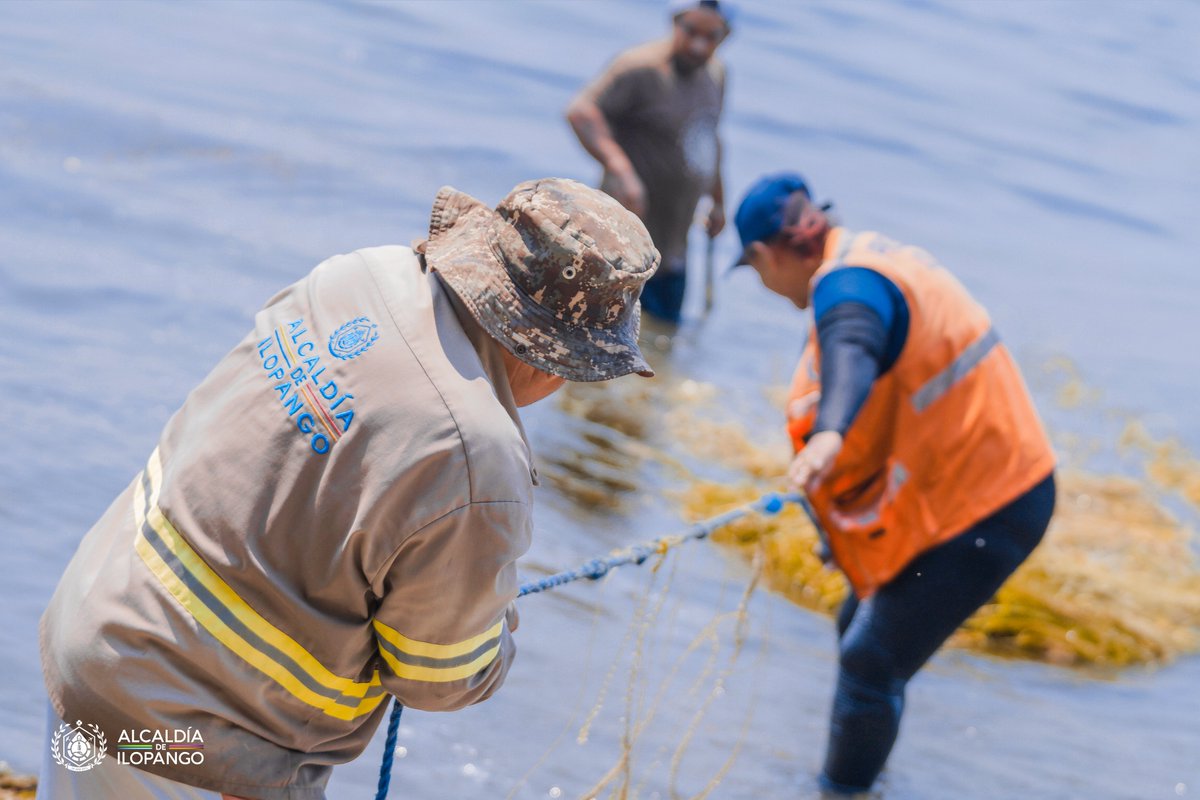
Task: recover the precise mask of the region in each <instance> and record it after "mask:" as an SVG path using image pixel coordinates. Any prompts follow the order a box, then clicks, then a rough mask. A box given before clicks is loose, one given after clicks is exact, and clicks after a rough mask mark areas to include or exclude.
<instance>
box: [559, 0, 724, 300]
mask: <svg viewBox="0 0 1200 800" xmlns="http://www.w3.org/2000/svg"><path fill="white" fill-rule="evenodd" d="M667 5H668V10H669V13H670V15H671V35H670V36H669V37H667V38H665V39H660V40H657V41H653V42H649V43H647V44H643V45H639V46H637V47H633V48H631V49H629V50H626V51H625V52H623V53H621V54H620V55H618V56H617V57H616V58H615V59H614V60H613V61H612V63H611V64H609V66H608V67H607V68H606V69H605V70H604V72H603V73H602V74H601V75H600V76H599V77H597V78H596V79H595V80H594V81H592V83H590V84H589V85H587V86H586V87H584V89H583V90H582V91H581V92H580V93H579V94H578V95H577V96H576V97H575V99H574V100H573V101H572V102H571V105H570V106H569V107H568V109H567V120H568V121H569V122H570V124H571V128H572V129H573V130H574V131H575V135H576V136H577V137H578V138H579V142H580V144H582V145H583V147H584V149H585V150H587V152H588V153H589V154H590V155H591V156H592V157H593V158H595V159H596V161H597V162H599V164H600V166H601V167H603V169H604V176H603V179H602V180H601V184H600V188H601V189H603V190H604V191H605V192H607V193H609V194H610V195H612V196H613V197H615V198H617V199H618V200H620V201H621V203H622V204H623V205H624V206H625V207H626V208H628V209H630V210H631V211H633V212H634V213H635V214H637V215H638V216H639V217H641V218H642V221H643V222H645V223H646V228H647V229H648V230H649V231H650V236H651V237H652V238H653V239H654V244H655V246H656V247H658V249H659V251H661V253H662V266H661V268H660V269H659V270H658V272H657V273H656V274H655V276H654V277H653V278H652V279H651V280H650V281H649V282H648V283H647V284H646V289H645V291H644V292H643V294H642V307H643V308H644V309H645V310H646V311H647V312H649V313H650V314H652V315H653V316H654V317H656V318H658V319H660V320H663V321H665V322H668V323H678V322H680V320H681V318H682V309H683V297H684V290H685V289H686V283H687V244H688V242H687V239H688V230H689V229H690V228H691V225H692V220H693V217H694V216H695V215H696V207H697V204H698V203H699V201H700V198H702V197H705V196H708V197H710V198H711V199H712V205H711V207H710V210H709V211H708V214H707V217H706V219H705V228H706V230H707V233H708V236H709V237H710V238H712V237H715V236H716V235H717V234H719V233H720V232H721V230H722V228H724V227H725V209H724V203H725V197H724V188H723V184H722V181H721V141H720V138H719V137H718V135H717V124H718V122H719V121H720V117H721V110H722V108H723V106H724V102H725V67H724V65H723V64H722V63H721V61H720V60H719V59H717V58H716V57H715V54H716V51H717V48H718V47H720V45H721V43H722V42H724V41H725V39H726V38H727V37H728V35H729V32H730V30H731V23H732V17H733V11H732V8H731V4H730V3H729V2H728V0H671V2H669V3H668V4H667Z"/></svg>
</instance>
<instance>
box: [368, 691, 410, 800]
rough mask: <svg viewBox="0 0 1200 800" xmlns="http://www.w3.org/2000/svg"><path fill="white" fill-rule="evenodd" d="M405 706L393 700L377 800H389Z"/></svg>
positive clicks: (381, 763) (384, 745)
mask: <svg viewBox="0 0 1200 800" xmlns="http://www.w3.org/2000/svg"><path fill="white" fill-rule="evenodd" d="M403 711H404V706H402V705H400V701H399V700H396V699H395V698H393V699H392V718H391V719H389V720H388V730H387V741H385V742H384V743H383V761H381V762H380V764H379V787H378V788H377V789H376V790H375V800H387V793H388V786H389V785H390V784H391V782H392V762H393V761H395V759H396V734H397V733H399V732H400V714H401V713H402V712H403Z"/></svg>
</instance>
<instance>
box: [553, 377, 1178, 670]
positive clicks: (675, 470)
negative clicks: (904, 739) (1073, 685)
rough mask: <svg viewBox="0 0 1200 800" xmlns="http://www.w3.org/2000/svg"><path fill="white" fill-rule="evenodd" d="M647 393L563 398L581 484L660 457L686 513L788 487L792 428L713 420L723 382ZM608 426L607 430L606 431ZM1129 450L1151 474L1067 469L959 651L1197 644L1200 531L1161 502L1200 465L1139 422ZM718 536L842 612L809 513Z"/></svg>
mask: <svg viewBox="0 0 1200 800" xmlns="http://www.w3.org/2000/svg"><path fill="white" fill-rule="evenodd" d="M647 388H648V387H641V386H639V387H638V390H637V391H635V392H622V391H620V390H619V389H617V390H614V389H611V388H610V389H607V390H600V391H597V390H589V391H587V392H586V393H583V394H576V395H574V396H572V397H570V398H569V399H567V400H566V401H564V403H563V407H564V409H565V410H566V411H567V412H568V413H569V414H571V415H572V416H576V417H578V418H580V419H582V420H587V421H589V424H591V425H593V426H594V427H593V428H590V429H589V431H588V442H589V443H590V444H591V445H593V446H595V447H596V451H595V453H594V454H593V458H589V457H586V456H585V457H583V458H582V460H581V461H580V462H579V463H578V465H577V466H578V467H579V472H578V474H579V476H580V477H581V478H582V479H584V480H586V475H587V472H588V470H589V467H588V463H589V462H590V461H592V460H595V461H596V464H597V467H598V468H599V469H601V470H604V469H611V468H614V467H616V468H618V469H620V468H621V467H622V466H623V467H626V468H628V467H631V466H635V467H636V468H637V469H643V470H644V469H645V465H646V463H648V462H650V461H657V462H658V463H660V464H661V465H662V466H664V467H666V468H667V470H668V473H669V475H670V476H671V477H672V478H674V479H675V480H674V481H667V482H668V483H672V482H674V483H675V485H676V486H678V485H680V483H679V482H682V485H683V488H682V489H681V490H679V495H680V497H681V500H682V504H683V509H684V513H685V516H687V517H688V518H689V519H701V518H705V517H710V516H713V515H715V514H718V513H721V512H722V511H725V510H728V509H730V508H732V507H734V506H738V505H741V504H743V503H746V502H749V501H751V500H753V499H755V498H757V497H759V496H761V495H762V494H763V493H765V492H768V491H778V490H782V489H783V488H784V487H783V485H782V483H781V482H780V479H779V476H781V475H783V474H784V472H785V469H786V465H787V460H788V456H789V451H788V450H787V448H786V445H785V444H784V443H783V442H782V438H783V437H782V431H781V432H780V437H779V439H780V442H778V443H777V446H776V447H774V448H770V447H762V446H759V445H756V444H755V443H753V442H751V441H750V439H749V438H748V437H747V435H746V433H745V430H744V428H742V427H741V426H740V425H739V424H737V423H733V422H716V421H713V420H712V419H709V418H708V416H709V415H708V414H707V413H706V409H707V408H708V407H710V406H711V405H712V403H711V400H712V398H713V396H714V393H715V390H709V389H707V388H706V387H705V386H704V385H703V384H695V383H694V382H691V381H684V382H683V384H681V385H680V386H677V387H675V388H672V389H669V390H668V396H664V395H663V394H658V395H657V396H654V393H653V392H649V391H647ZM647 396H651V397H652V398H653V399H650V398H649V397H647ZM614 423H615V424H614ZM610 426H611V427H610ZM605 428H608V429H609V435H608V436H605V435H599V436H598V434H597V431H599V430H602V429H605ZM1120 445H1121V446H1122V447H1123V448H1125V449H1134V450H1137V451H1138V452H1140V453H1141V454H1142V455H1143V456H1144V459H1145V466H1146V472H1147V475H1148V477H1149V480H1148V481H1138V480H1134V479H1131V478H1125V477H1116V476H1098V475H1090V474H1086V473H1085V472H1083V471H1080V470H1067V471H1060V472H1059V474H1058V504H1057V508H1056V511H1055V516H1054V520H1053V522H1052V523H1051V526H1050V529H1049V531H1048V532H1047V534H1046V537H1045V538H1044V539H1043V541H1042V543H1041V545H1040V546H1039V547H1038V548H1037V550H1036V551H1035V552H1034V553H1033V555H1032V556H1031V557H1030V558H1029V559H1028V560H1027V561H1026V562H1025V564H1023V565H1022V566H1021V568H1020V569H1019V570H1017V572H1016V573H1015V574H1014V575H1013V576H1012V577H1011V578H1010V579H1009V581H1008V582H1007V583H1006V584H1005V585H1004V586H1003V587H1002V588H1001V590H1000V591H999V592H998V593H997V595H996V596H995V597H994V598H993V600H992V601H991V602H990V603H988V604H986V605H985V606H983V607H982V608H981V609H980V610H979V611H978V612H977V613H976V614H975V616H973V617H972V618H971V619H970V620H968V621H967V622H966V623H965V624H964V625H963V627H962V628H961V629H960V630H959V632H958V633H957V634H955V636H954V637H953V638H952V639H951V642H950V643H951V645H952V646H959V647H965V648H969V649H972V650H977V651H982V652H987V653H992V654H998V655H1004V656H1013V657H1020V658H1029V659H1034V660H1041V661H1047V662H1050V663H1055V664H1063V665H1070V666H1093V667H1100V668H1108V667H1124V666H1131V665H1137V664H1156V663H1164V662H1167V661H1169V660H1171V659H1172V658H1175V657H1176V656H1179V655H1181V654H1184V653H1189V652H1195V651H1197V650H1200V561H1198V559H1197V555H1196V551H1195V549H1194V545H1193V540H1192V535H1191V533H1190V531H1189V530H1188V529H1187V528H1186V527H1185V526H1184V525H1182V524H1181V523H1180V522H1179V521H1178V520H1177V519H1175V518H1174V517H1173V516H1172V515H1171V514H1170V513H1169V512H1168V511H1167V510H1166V509H1165V508H1164V507H1163V503H1162V496H1163V492H1170V493H1172V494H1173V496H1176V497H1180V498H1182V499H1183V500H1185V501H1187V502H1190V503H1191V504H1192V505H1193V506H1196V507H1200V461H1197V460H1196V459H1195V458H1193V457H1191V456H1190V455H1189V454H1188V453H1186V451H1184V450H1183V449H1182V448H1181V447H1180V446H1179V445H1177V444H1174V443H1161V442H1156V441H1155V440H1153V439H1152V438H1151V437H1150V436H1148V435H1147V434H1146V433H1145V431H1143V430H1142V429H1141V428H1140V427H1139V426H1137V425H1136V424H1131V425H1130V426H1129V427H1128V429H1127V431H1126V433H1125V435H1124V436H1123V437H1122V441H1121V442H1120ZM652 456H653V457H652ZM689 458H690V459H693V460H698V461H699V462H702V463H704V464H706V465H708V466H711V465H714V464H716V465H720V466H721V467H722V469H723V472H724V473H725V474H723V475H722V476H720V479H719V480H717V479H708V478H707V476H706V477H705V478H703V479H702V478H698V477H697V475H696V470H695V469H688V468H685V467H684V466H683V464H684V463H685V462H686V461H687V460H688V459H689ZM730 473H732V480H729V479H726V475H728V474H730ZM610 489H611V487H610ZM612 496H613V495H612V494H611V493H609V494H608V497H610V498H611V497H612ZM713 538H714V539H715V540H716V541H718V542H722V543H725V544H727V545H729V546H732V547H735V548H737V549H739V550H740V551H742V552H743V553H745V554H746V555H747V557H749V555H750V554H751V553H752V552H753V551H754V550H755V549H756V548H757V547H758V546H759V545H760V544H761V546H762V548H763V558H764V564H763V580H764V582H765V583H766V584H767V585H768V586H770V587H771V588H772V589H773V590H775V591H778V592H780V593H782V594H783V595H785V596H786V597H788V598H789V599H791V600H792V601H793V602H795V603H797V604H799V605H801V606H803V607H805V608H809V609H813V610H816V611H820V612H823V613H828V614H832V613H833V611H834V610H835V609H836V608H837V606H838V605H839V603H840V602H841V601H842V599H843V598H844V597H845V595H846V592H847V585H846V582H845V580H844V578H843V577H842V575H841V573H839V572H838V571H837V570H835V569H830V568H826V567H825V566H824V565H823V564H822V563H821V561H820V559H819V558H818V557H817V556H816V554H815V550H816V545H817V537H816V533H815V531H814V530H813V529H812V527H811V525H810V524H809V522H808V520H807V519H806V518H805V517H804V515H803V512H802V511H801V510H800V509H799V508H796V507H794V506H788V507H787V508H785V510H784V511H783V512H782V513H781V514H779V515H778V516H775V517H762V516H759V517H748V518H745V519H742V520H739V521H738V522H736V523H734V524H732V525H729V526H727V527H726V528H724V529H722V530H720V531H718V532H717V533H716V534H715V535H714V537H713Z"/></svg>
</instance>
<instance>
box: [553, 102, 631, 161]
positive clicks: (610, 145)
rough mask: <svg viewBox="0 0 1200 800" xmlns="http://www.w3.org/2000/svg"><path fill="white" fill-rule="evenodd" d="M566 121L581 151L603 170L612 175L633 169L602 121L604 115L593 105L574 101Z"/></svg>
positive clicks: (606, 123)
mask: <svg viewBox="0 0 1200 800" xmlns="http://www.w3.org/2000/svg"><path fill="white" fill-rule="evenodd" d="M567 121H568V122H569V123H571V130H573V131H575V136H576V137H577V138H578V139H579V143H580V144H581V145H583V149H584V150H586V151H587V152H588V154H589V155H590V156H591V157H592V158H594V159H596V161H598V162H600V166H602V167H604V169H606V170H608V171H609V172H613V173H623V172H625V171H627V170H631V169H633V164H632V163H631V162H630V161H629V156H628V155H626V154H625V150H624V149H623V148H622V147H621V145H619V144H617V140H616V139H615V138H614V137H613V135H612V129H611V128H609V126H608V121H607V120H605V119H604V114H603V113H602V112H601V111H600V109H599V108H598V107H597V106H596V104H595V103H592V102H590V101H587V100H576V101H575V102H574V103H572V104H571V107H570V108H569V109H567Z"/></svg>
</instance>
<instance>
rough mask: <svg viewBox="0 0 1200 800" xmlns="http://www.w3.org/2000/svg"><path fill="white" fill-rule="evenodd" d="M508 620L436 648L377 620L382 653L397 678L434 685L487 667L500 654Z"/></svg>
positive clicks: (437, 645)
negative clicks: (502, 630)
mask: <svg viewBox="0 0 1200 800" xmlns="http://www.w3.org/2000/svg"><path fill="white" fill-rule="evenodd" d="M503 625H504V618H503V617H501V618H500V620H499V621H498V622H497V623H496V624H495V625H493V626H492V627H490V628H488V629H487V630H486V631H484V632H483V633H481V634H479V635H478V636H472V637H471V638H470V639H464V640H463V641H461V642H456V643H455V644H433V643H432V642H421V641H418V640H416V639H410V638H408V637H407V636H405V635H404V634H402V633H400V632H399V631H397V630H396V629H395V628H392V627H389V626H387V625H385V624H384V623H382V622H380V621H379V620H375V633H376V635H377V637H378V639H379V652H380V653H382V654H383V660H384V661H386V662H387V665H388V666H389V667H391V668H392V672H394V673H396V677H399V678H407V679H408V680H414V681H427V682H430V683H447V682H449V681H457V680H461V679H463V678H469V677H471V676H472V675H474V674H475V673H476V672H479V671H480V670H481V669H483V668H484V667H486V666H487V665H488V664H490V663H492V661H493V660H494V659H495V658H496V655H497V654H498V653H499V652H500V632H501V629H502V627H503Z"/></svg>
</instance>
